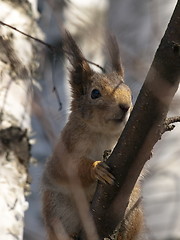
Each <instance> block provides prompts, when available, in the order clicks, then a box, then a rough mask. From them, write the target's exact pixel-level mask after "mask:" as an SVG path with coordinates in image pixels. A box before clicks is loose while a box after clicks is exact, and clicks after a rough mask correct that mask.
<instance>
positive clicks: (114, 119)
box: [66, 33, 132, 134]
mask: <svg viewBox="0 0 180 240" xmlns="http://www.w3.org/2000/svg"><path fill="white" fill-rule="evenodd" d="M109 46H110V48H109V52H110V56H111V62H112V72H111V73H106V74H105V73H97V72H95V71H93V70H92V69H91V68H90V66H89V64H88V61H87V60H86V59H85V58H84V56H83V54H82V52H81V51H80V49H79V48H78V46H77V44H76V42H75V41H74V39H73V38H72V36H71V35H70V34H69V33H67V34H66V49H67V52H68V58H69V61H70V63H71V65H72V69H71V77H70V84H71V88H72V103H71V110H72V113H73V114H76V116H77V117H79V118H81V119H82V120H83V121H84V122H85V123H86V124H88V125H89V126H90V127H92V128H93V129H94V131H97V132H103V133H109V134H111V133H112V134H116V133H117V134H118V133H119V132H120V131H122V129H123V127H124V125H125V123H126V121H127V119H128V117H129V113H130V111H131V108H132V100H131V91H130V89H129V87H128V86H127V85H126V84H125V83H124V80H123V77H124V75H123V68H122V64H121V61H120V56H119V49H118V45H117V42H116V40H115V39H114V38H111V41H110V44H109Z"/></svg>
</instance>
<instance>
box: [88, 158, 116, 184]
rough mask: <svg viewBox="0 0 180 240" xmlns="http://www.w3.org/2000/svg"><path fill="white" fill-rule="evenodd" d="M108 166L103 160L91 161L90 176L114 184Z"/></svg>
mask: <svg viewBox="0 0 180 240" xmlns="http://www.w3.org/2000/svg"><path fill="white" fill-rule="evenodd" d="M108 169H109V166H108V165H107V164H106V163H105V162H101V161H96V162H94V163H93V172H92V176H93V177H94V178H95V179H98V180H99V181H101V182H103V183H105V184H107V183H108V184H111V185H113V184H114V179H115V177H114V176H113V175H112V174H111V173H110V172H109V171H108Z"/></svg>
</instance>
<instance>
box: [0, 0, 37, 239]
mask: <svg viewBox="0 0 180 240" xmlns="http://www.w3.org/2000/svg"><path fill="white" fill-rule="evenodd" d="M0 9H1V15H0V21H1V22H0V49H1V52H0V212H1V218H0V239H1V240H14V239H16V240H17V239H18V240H21V239H23V227H24V211H25V210H26V209H27V208H28V203H27V201H26V199H25V195H26V194H27V193H28V192H29V177H28V166H29V162H30V142H29V134H30V125H31V124H30V110H31V109H30V106H31V97H32V82H33V81H34V80H33V76H32V73H33V72H34V70H35V68H36V67H37V64H36V63H37V60H36V57H37V54H36V52H37V47H36V46H37V43H35V42H34V41H33V40H32V39H30V38H28V37H27V36H24V35H22V34H20V33H19V32H17V31H15V30H14V29H12V28H10V27H9V25H10V26H12V27H13V28H17V29H19V30H21V31H23V32H25V33H27V34H30V35H34V36H39V37H40V31H39V30H38V27H37V24H36V19H37V17H38V14H37V11H36V1H35V0H32V1H30V0H29V1H28V0H27V1H8V0H7V1H6V0H1V1H0ZM6 24H7V25H6Z"/></svg>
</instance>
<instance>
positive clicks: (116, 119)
mask: <svg viewBox="0 0 180 240" xmlns="http://www.w3.org/2000/svg"><path fill="white" fill-rule="evenodd" d="M123 120H124V116H123V117H121V118H115V119H113V121H114V122H116V123H121V122H122V121H123Z"/></svg>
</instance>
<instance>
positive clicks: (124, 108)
mask: <svg viewBox="0 0 180 240" xmlns="http://www.w3.org/2000/svg"><path fill="white" fill-rule="evenodd" d="M119 108H120V109H121V110H122V111H123V112H124V113H126V112H127V111H128V110H129V105H128V104H119Z"/></svg>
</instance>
